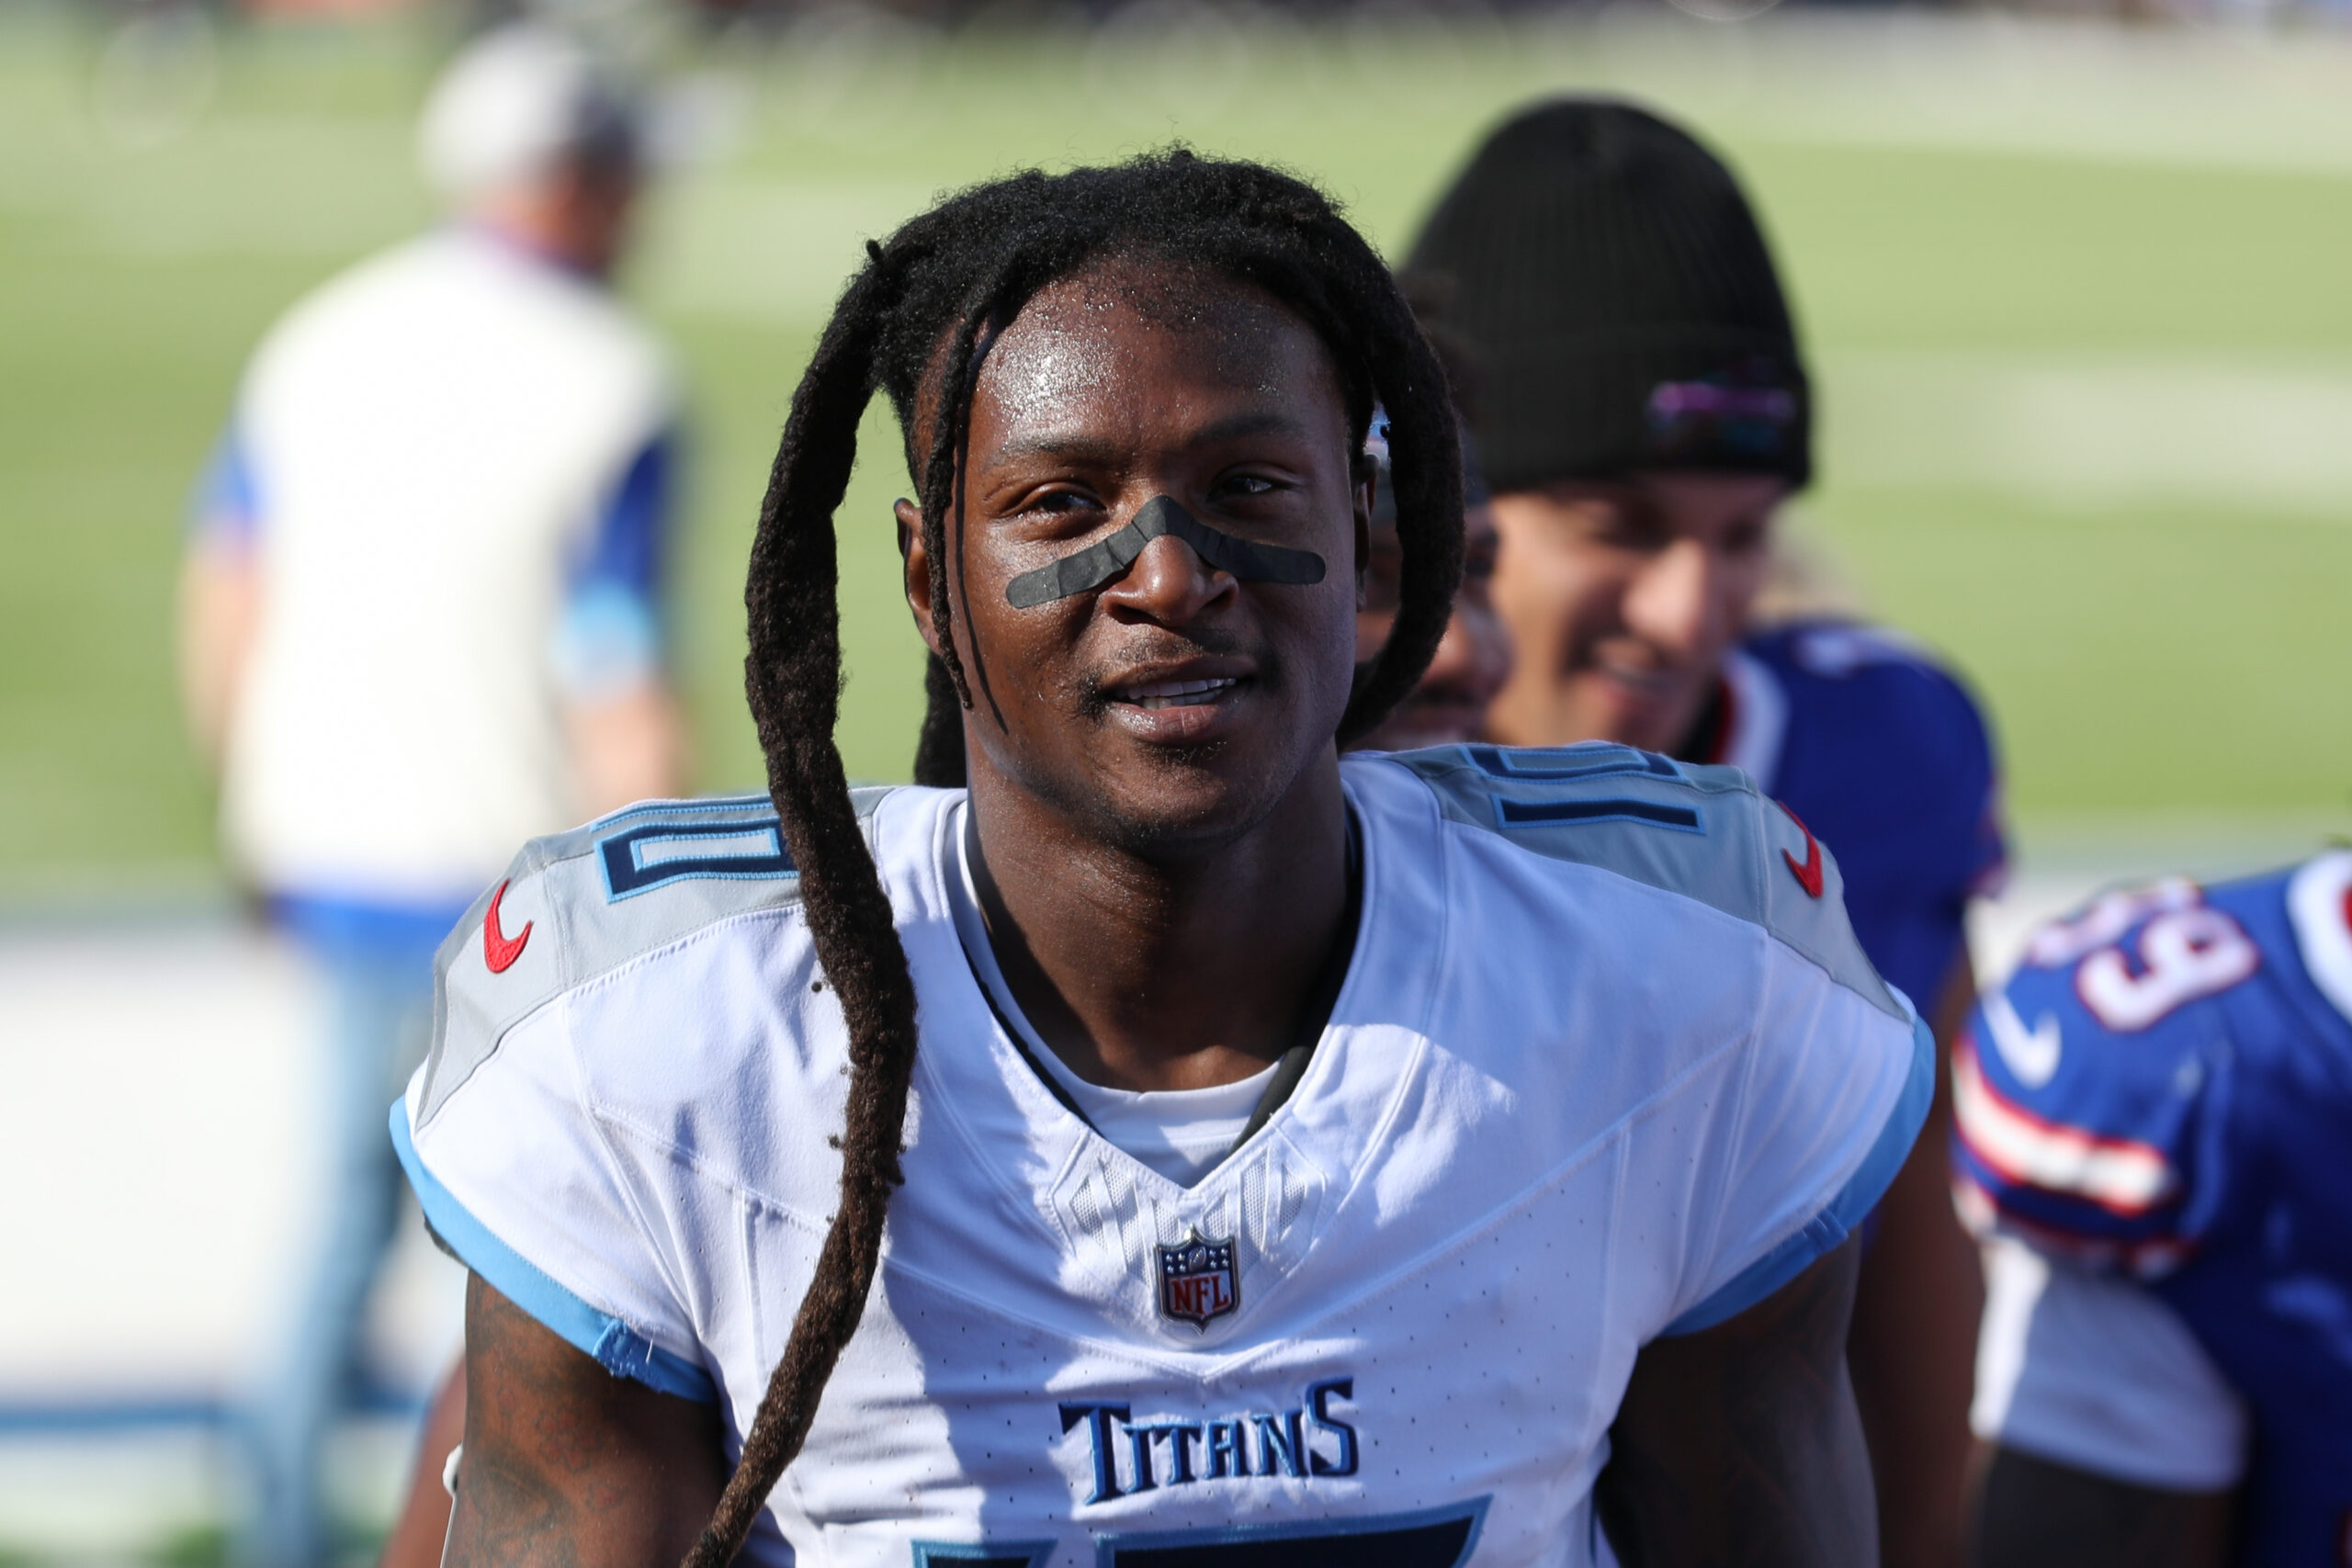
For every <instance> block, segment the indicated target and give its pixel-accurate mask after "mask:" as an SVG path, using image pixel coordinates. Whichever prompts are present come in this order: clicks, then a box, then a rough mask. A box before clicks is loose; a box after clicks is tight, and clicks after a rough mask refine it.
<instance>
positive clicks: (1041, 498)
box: [1020, 488, 1103, 517]
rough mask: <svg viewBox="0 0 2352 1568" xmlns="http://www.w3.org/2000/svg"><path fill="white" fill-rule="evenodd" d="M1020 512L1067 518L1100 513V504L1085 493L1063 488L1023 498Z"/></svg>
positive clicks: (1101, 505)
mask: <svg viewBox="0 0 2352 1568" xmlns="http://www.w3.org/2000/svg"><path fill="white" fill-rule="evenodd" d="M1020 510H1021V511H1023V512H1024V513H1035V514H1038V515H1042V516H1046V517H1067V516H1071V515H1074V514H1080V513H1093V512H1100V511H1102V510H1103V503H1102V502H1100V501H1097V500H1096V499H1095V498H1094V497H1093V496H1092V495H1090V494H1089V493H1087V492H1086V491H1082V490H1070V489H1067V488H1063V489H1056V490H1047V491H1038V492H1037V493H1036V494H1035V495H1032V496H1029V497H1026V498H1024V499H1023V502H1022V503H1021V507H1020Z"/></svg>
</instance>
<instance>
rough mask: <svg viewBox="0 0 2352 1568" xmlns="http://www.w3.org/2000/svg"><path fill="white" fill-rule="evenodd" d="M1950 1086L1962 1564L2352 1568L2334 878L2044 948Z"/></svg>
mask: <svg viewBox="0 0 2352 1568" xmlns="http://www.w3.org/2000/svg"><path fill="white" fill-rule="evenodd" d="M1952 1072H1953V1082H1954V1085H1955V1088H1956V1089H1957V1094H1956V1096H1955V1101H1954V1103H1955V1105H1956V1107H1957V1110H1958V1122H1959V1128H1960V1144H1959V1148H1958V1151H1957V1155H1956V1159H1957V1165H1958V1173H1959V1176H1960V1179H1961V1182H1962V1189H1961V1190H1962V1192H1963V1193H1964V1194H1966V1195H1967V1202H1968V1207H1969V1208H1970V1210H1971V1211H1972V1213H1973V1217H1974V1218H1975V1219H1976V1220H1977V1221H1978V1223H1980V1224H1982V1225H1983V1226H1984V1227H1985V1229H1987V1230H1989V1231H1993V1232H1996V1233H1997V1234H1998V1235H2000V1236H2002V1237H2003V1238H2005V1239H2004V1241H2003V1243H2002V1245H2001V1247H2000V1249H1999V1251H1998V1252H1997V1253H1996V1264H1995V1267H1994V1269H1993V1270H1992V1275H1991V1282H1992V1291H1991V1301H1990V1303H1989V1304H1988V1307H1987V1310H1986V1313H1985V1332H1984V1340H1983V1345H1982V1348H1981V1352H1980V1355H1981V1359H1980V1360H1979V1362H1978V1374H1977V1393H1976V1408H1975V1416H1976V1427H1977V1431H1978V1434H1979V1435H1980V1436H1982V1437H1983V1438H1985V1440H1986V1441H1987V1442H1989V1443H1992V1444H1994V1445H1996V1447H1995V1449H1994V1452H1993V1460H1992V1464H1991V1468H1990V1470H1989V1472H1987V1475H1986V1481H1985V1492H1984V1497H1983V1501H1982V1503H1981V1505H1980V1507H1981V1517H1980V1519H1979V1524H1978V1530H1977V1547H1976V1556H1977V1559H1978V1561H1980V1562H1985V1563H1986V1564H1993V1563H1999V1564H2003V1565H2004V1568H2018V1565H2022V1568H2034V1565H2036V1564H2041V1563H2052V1564H2055V1563H2078V1562H2098V1563H2113V1564H2117V1565H2119V1568H2132V1565H2136V1564H2159V1563H2161V1564H2167V1565H2175V1568H2203V1565H2213V1568H2218V1565H2220V1564H2222V1563H2247V1564H2252V1563H2264V1564H2275V1565H2278V1568H2296V1565H2299V1564H2301V1565H2308V1568H2340V1565H2341V1564H2343V1563H2345V1562H2352V1246H2348V1245H2347V1238H2352V1181H2347V1179H2346V1152H2345V1151H2346V1149H2347V1148H2352V852H2344V851H2337V852H2334V853H2330V854H2325V855H2323V856H2321V857H2320V858H2318V859H2317V860H2314V861H2312V862H2310V863H2307V864H2305V865H2303V866H2301V867H2300V868H2299V869H2297V870H2295V871H2292V872H2289V873H2286V874H2278V875H2272V876H2265V877H2257V878H2255V879H2253V880H2250V881H2245V882H2240V883H2233V884H2230V885H2226V886H2217V887H2213V888H2210V889H2200V888H2199V887H2198V886H2196V885H2195V884H2193V883H2190V882H2187V881H2183V880H2177V879H2176V880H2172V881H2166V882H2162V883H2158V884H2156V885H2155V886H2152V887H2148V888H2144V889H2141V890H2137V891H2132V892H2126V893H2115V894H2110V895H2109V896H2107V897H2103V898H2100V899H2099V900H2098V901H2097V902H2096V903H2094V904H2093V905H2091V906H2090V908H2088V909H2087V910H2086V911H2084V912H2082V913H2081V914H2078V915H2076V916H2075V918H2074V919H2069V920H2065V921H2062V922H2060V923H2058V924H2055V925H2052V926H2050V927H2047V928H2045V929H2043V930H2042V931H2039V932H2037V933H2036V934H2035V935H2034V936H2033V938H2032V939H2031V941H2030V943H2029V945H2028V947H2027V949H2026V954H2025V958H2024V961H2023V963H2022V964H2020V965H2019V967H2018V971H2017V973H2016V974H2015V975H2013V976H2011V977H2010V978H2009V981H2008V983H2007V986H2006V987H2003V988H2001V989H1999V990H1996V991H1994V992H1991V993H1990V994H1988V995H1987V996H1986V997H1985V999H1984V1002H1983V1004H1982V1005H1981V1006H1980V1007H1979V1008H1978V1009H1977V1010H1976V1011H1975V1013H1974V1014H1973V1016H1972V1018H1971V1019H1970V1021H1969V1027H1968V1030H1967V1032H1966V1033H1965V1035H1964V1036H1963V1037H1962V1041H1961V1043H1960V1046H1959V1049H1958V1051H1957V1052H1956V1054H1955V1055H1954V1057H1953V1062H1952Z"/></svg>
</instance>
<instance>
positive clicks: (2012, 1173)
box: [1952, 883, 2261, 1277]
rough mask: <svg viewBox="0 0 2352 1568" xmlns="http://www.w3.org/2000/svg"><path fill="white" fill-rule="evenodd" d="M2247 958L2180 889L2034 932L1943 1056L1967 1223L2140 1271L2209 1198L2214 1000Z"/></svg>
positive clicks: (2214, 1178) (2214, 1153) (2234, 932)
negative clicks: (2014, 968) (1948, 1060)
mask: <svg viewBox="0 0 2352 1568" xmlns="http://www.w3.org/2000/svg"><path fill="white" fill-rule="evenodd" d="M2260 965H2261V953H2260V951H2259V949H2258V948H2257V946H2256V943H2255V942H2254V940H2253V939H2252V938H2251V937H2249V936H2248V935H2247V934H2246V932H2245V930H2244V929H2243V928H2242V927H2241V926H2240V925H2239V924H2238V923H2237V921H2236V920H2234V919H2232V917H2231V916H2230V915H2229V914H2228V913H2226V912H2225V911H2223V910H2222V909H2218V908H2211V907H2210V906H2208V905H2206V904H2205V903H2204V902H2203V901H2202V898H2201V896H2200V894H2199V891H2198V890H2197V889H2196V888H2194V887H2193V886H2189V885H2188V884H2186V883H2169V884H2164V885H2160V886H2157V887H2155V888H2152V889H2148V890H2145V891H2143V892H2137V893H2127V894H2111V895H2109V896H2108V897H2106V898H2104V899H2102V900H2100V901H2099V902H2098V904H2095V905H2093V906H2092V907H2091V908H2089V909H2088V910H2086V911H2085V912H2084V913H2082V914H2080V915H2078V916H2076V917H2075V918H2074V919H2069V920H2066V921H2062V922H2059V923H2058V924H2055V925H2052V926H2050V927H2045V928H2043V929H2042V930H2041V931H2037V932H2036V933H2035V934H2034V936H2033V937H2032V938H2031V940H2030V942H2029V945H2028V950H2027V956H2026V960H2025V962H2024V963H2023V964H2020V965H2019V967H2018V972H2017V974H2016V975H2015V976H2012V977H2011V978H2010V979H2009V981H2008V983H2007V985H2006V986H2003V987H2000V988H1998V989H1995V990H1989V991H1987V992H1986V993H1985V995H1984V997H1983V998H1981V1000H1980V1001H1979V1003H1978V1005H1977V1007H1976V1009H1975V1010H1974V1011H1973V1013H1972V1014H1971V1016H1970V1018H1969V1021H1968V1025H1967V1028H1966V1030H1965V1032H1963V1033H1962V1037H1961V1039H1960V1041H1959V1042H1958V1043H1957V1044H1956V1045H1955V1047H1954V1049H1953V1053H1952V1109H1953V1112H1954V1120H1955V1122H1956V1126H1957V1132H1958V1137H1957V1139H1956V1140H1955V1142H1954V1145H1953V1155H1952V1157H1953V1163H1954V1167H1955V1175H1956V1176H1957V1178H1958V1179H1959V1184H1960V1190H1961V1195H1962V1206H1963V1208H1964V1209H1965V1210H1966V1211H1967V1212H1968V1213H1969V1214H1970V1217H1971V1219H1972V1221H1973V1223H1974V1224H1976V1225H1977V1227H1978V1228H1979V1229H1980V1230H1990V1231H1999V1232H2003V1233H2006V1234H2008V1235H2014V1236H2016V1237H2017V1238H2018V1239H2019V1240H2022V1241H2025V1242H2027V1243H2029V1244H2030V1245H2032V1246H2034V1247H2038V1248H2041V1249H2042V1250H2044V1251H2048V1252H2051V1253H2053V1254H2055V1255H2058V1256H2062V1257H2065V1258H2071V1259H2074V1260H2075V1261H2079V1262H2084V1263H2087V1264H2090V1265H2093V1266H2096V1267H2101V1268H2109V1269H2119V1270H2121V1271H2124V1272H2128V1273H2133V1274H2138V1275H2141V1276H2143V1277H2144V1276H2154V1275H2157V1274H2161V1273H2163V1272H2165V1270H2167V1269H2170V1268H2172V1267H2173V1266H2175V1265H2177V1263H2178V1262H2179V1261H2180V1260H2181V1259H2182V1258H2185V1257H2186V1256H2187V1255H2188V1251H2189V1250H2190V1249H2191V1248H2192V1247H2194V1246H2195V1245H2196V1242H2197V1240H2198V1237H2199V1235H2201V1234H2203V1232H2204V1231H2205V1229H2206V1227H2207V1224H2208V1223H2209V1222H2210V1221H2211V1217H2212V1215H2213V1213H2214V1212H2215V1210H2216V1208H2217V1207H2218V1205H2219V1204H2220V1202H2221V1201H2222V1192H2223V1182H2224V1179H2225V1177H2226V1174H2227V1173H2226V1168H2225V1155H2226V1150H2225V1148H2224V1146H2223V1142H2222V1137H2223V1132H2224V1130H2225V1128H2226V1127H2227V1125H2228V1120H2229V1118H2228V1115H2227V1108H2228V1105H2229V1101H2230V1098H2231V1089H2232V1082H2233V1077H2232V1075H2233V1066H2234V1061H2235V1053H2234V1052H2233V1049H2232V1047H2231V1044H2230V1038H2231V1036H2230V1030H2229V1025H2228V1021H2227V1016H2226V1014H2225V1013H2224V1011H2223V1010H2222V1007H2221V1006H2220V1004H2219V1001H2218V999H2217V998H2220V997H2221V996H2222V993H2224V992H2227V991H2230V990H2233V988H2234V987H2237V986H2239V985H2240V984H2242V983H2243V982H2244V981H2245V980H2246V979H2247V978H2248V977H2250V976H2252V975H2253V974H2254V973H2255V972H2256V970H2257V969H2258V968H2259V967H2260Z"/></svg>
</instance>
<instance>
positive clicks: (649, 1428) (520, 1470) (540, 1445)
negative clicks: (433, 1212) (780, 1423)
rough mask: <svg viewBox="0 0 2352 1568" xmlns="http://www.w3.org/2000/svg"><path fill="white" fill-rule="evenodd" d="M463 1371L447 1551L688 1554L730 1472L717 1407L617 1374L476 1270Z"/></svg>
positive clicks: (621, 1565) (563, 1562)
mask: <svg viewBox="0 0 2352 1568" xmlns="http://www.w3.org/2000/svg"><path fill="white" fill-rule="evenodd" d="M466 1380H467V1385H468V1392H467V1400H466V1444H465V1453H464V1457H463V1458H462V1459H461V1461H459V1470H458V1501H457V1508H456V1512H455V1514H454V1516H453V1517H452V1518H451V1521H450V1529H449V1545H448V1554H447V1558H446V1561H447V1562H448V1563H450V1564H453V1565H462V1568H524V1565H526V1564H537V1565H543V1568H652V1565H656V1564H668V1563H673V1562H678V1561H679V1560H680V1559H681V1558H683V1557H684V1555H685V1553H686V1551H687V1550H688V1548H690V1547H691V1546H692V1545H693V1544H694V1540H695V1536H696V1534H698V1533H699V1531H700V1529H701V1528H702V1525H703V1522H704V1520H705V1519H707V1517H709V1513H710V1508H711V1506H712V1505H713V1504H714V1503H715V1502H716V1501H717V1500H718V1491H719V1488H720V1486H722V1485H723V1484H724V1483H725V1481H726V1463H725V1459H724V1456H723V1454H722V1452H721V1450H720V1446H719V1434H718V1413H717V1409H716V1407H715V1406H707V1405H694V1404H687V1403H686V1402H685V1401H684V1400H678V1399H673V1398H670V1397H669V1396H667V1395H664V1394H658V1393H654V1392H653V1391H652V1390H650V1389H648V1388H645V1387H643V1386H642V1385H640V1384H637V1383H632V1382H628V1381H626V1380H624V1379H620V1378H616V1377H613V1376H612V1375H611V1374H609V1373H607V1372H606V1371H605V1370H604V1369H603V1368H602V1367H600V1366H598V1365H597V1364H596V1363H595V1362H594V1361H593V1360H591V1359H589V1358H587V1357H586V1356H584V1355H582V1353H581V1352H579V1351H578V1350H575V1349H573V1348H571V1346H569V1345H566V1344H564V1343H563V1342H562V1341H560V1340H559V1339H557V1338H556V1337H554V1336H553V1335H551V1334H549V1333H548V1331H547V1330H546V1329H545V1328H542V1327H540V1326H539V1325H538V1324H537V1322H536V1321H534V1320H533V1319H531V1318H530V1317H528V1316H527V1315H526V1314H524V1313H523V1312H521V1311H520V1310H519V1309H518V1308H516V1307H515V1305H514V1304H513V1303H510V1302H508V1301H507V1300H506V1299H505V1298H504V1297H503V1296H501V1295H500V1294H499V1293H498V1292H496V1291H494V1290H492V1289H491V1288H490V1287H489V1286H487V1285H485V1284H483V1283H482V1282H481V1280H480V1279H478V1278H477V1279H475V1280H471V1281H469V1284H468V1287H467V1294H466Z"/></svg>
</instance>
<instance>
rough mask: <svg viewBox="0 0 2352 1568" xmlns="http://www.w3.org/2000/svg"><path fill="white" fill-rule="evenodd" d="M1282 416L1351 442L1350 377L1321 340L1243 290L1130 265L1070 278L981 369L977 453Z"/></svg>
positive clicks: (1228, 281)
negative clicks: (1328, 428) (995, 444)
mask: <svg viewBox="0 0 2352 1568" xmlns="http://www.w3.org/2000/svg"><path fill="white" fill-rule="evenodd" d="M1211 403H1214V404H1216V405H1217V407H1216V410H1215V411H1212V410H1211V409H1210V408H1209V407H1207V406H1204V405H1207V404H1211ZM1270 407H1272V408H1279V409H1280V410H1281V411H1282V412H1285V413H1287V414H1288V415H1289V416H1290V417H1291V418H1293V419H1294V420H1295V421H1297V422H1298V423H1301V424H1303V425H1305V426H1306V427H1308V428H1310V429H1311V428H1313V427H1314V426H1316V425H1317V424H1319V423H1324V422H1327V421H1328V422H1329V423H1332V425H1333V426H1334V427H1335V429H1338V430H1340V432H1342V433H1344V429H1345V423H1346V420H1347V410H1346V402H1345V399H1344V397H1343V395H1342V393H1341V391H1340V378H1339V375H1338V373H1337V371H1336V370H1335V368H1334V367H1333V366H1332V364H1331V358H1330V355H1329V352H1328V351H1327V350H1326V349H1325V348H1324V346H1323V343H1322V340H1321V339H1320V338H1318V337H1317V336H1316V335H1315V333H1314V331H1313V329H1311V328H1310V327H1308V326H1307V324H1306V322H1305V321H1302V320H1300V319H1299V317H1298V316H1297V315H1295V314H1294V313H1293V312H1292V311H1291V310H1289V309H1287V308H1286V307H1284V306H1283V304H1281V303H1280V302H1279V301H1277V300H1276V299H1274V298H1273V297H1272V296H1271V295H1269V294H1267V293H1265V292H1264V291H1263V290H1261V289H1260V288H1256V287H1254V286H1253V285H1250V284H1248V283H1244V282H1241V281H1239V280H1238V279H1235V278H1231V277H1227V276H1223V275H1221V274H1216V273H1210V272H1204V271H1201V270H1199V269H1194V268H1181V267H1174V266H1170V265H1136V264H1125V263H1122V264H1114V265H1106V266H1103V267H1098V268H1092V269H1090V270H1088V271H1086V272H1083V273H1080V274H1079V275H1077V276H1072V277H1068V278H1064V279H1061V280H1060V281H1058V282H1057V283H1054V284H1052V285H1050V286H1048V287H1047V288H1045V289H1042V290H1040V291H1039V292H1038V293H1037V294H1036V295H1035V297H1033V298H1032V299H1030V300H1029V302H1028V303H1027V304H1026V305H1024V306H1023V308H1022V310H1021V313H1020V315H1019V316H1017V317H1016V318H1015V319H1014V320H1013V321H1012V325H1011V326H1009V327H1007V328H1006V329H1005V330H1004V332H1003V333H1001V334H1000V335H999V337H998V338H997V340H996V343H995V344H994V346H992V347H991V348H990V349H989V354H988V357H987V359H986V360H985V361H984V362H983V363H982V365H981V368H980V374H979V378H978V381H977V382H976V383H975V384H974V388H973V405H972V431H973V434H974V436H975V438H976V442H977V440H978V438H979V437H980V435H981V433H982V430H983V427H987V428H988V429H989V431H990V432H991V433H992V434H995V435H996V436H997V437H998V438H999V439H1007V438H1012V437H1013V436H1015V435H1016V434H1039V435H1042V434H1046V432H1047V431H1049V430H1050V431H1057V432H1063V433H1066V434H1069V435H1070V436H1072V437H1081V436H1084V435H1086V434H1096V435H1099V436H1109V435H1112V434H1114V431H1115V432H1119V433H1124V434H1134V433H1136V431H1138V430H1139V429H1140V428H1141V427H1142V426H1143V425H1145V424H1149V423H1158V422H1159V421H1164V420H1169V419H1171V418H1173V419H1180V420H1181V419H1183V418H1184V417H1186V416H1188V415H1189V416H1193V417H1198V416H1204V415H1211V414H1212V413H1213V412H1238V410H1240V409H1243V408H1248V409H1267V408H1270ZM974 456H975V457H978V456H979V454H978V451H977V449H976V451H975V453H974Z"/></svg>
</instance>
